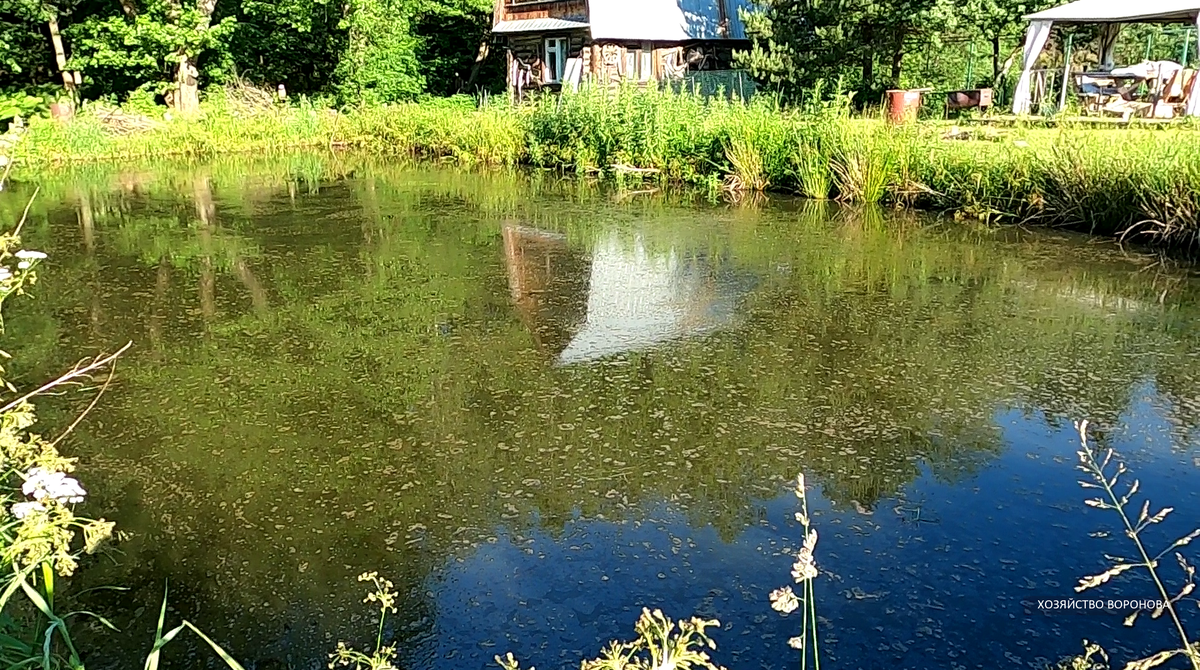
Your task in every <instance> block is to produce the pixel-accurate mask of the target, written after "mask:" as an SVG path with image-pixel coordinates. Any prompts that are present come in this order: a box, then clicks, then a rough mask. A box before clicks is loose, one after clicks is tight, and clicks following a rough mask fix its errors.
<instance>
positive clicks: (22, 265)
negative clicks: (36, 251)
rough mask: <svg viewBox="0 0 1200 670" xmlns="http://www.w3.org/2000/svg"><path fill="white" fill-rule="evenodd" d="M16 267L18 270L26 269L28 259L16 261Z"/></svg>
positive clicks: (27, 267)
mask: <svg viewBox="0 0 1200 670" xmlns="http://www.w3.org/2000/svg"><path fill="white" fill-rule="evenodd" d="M17 269H18V270H28V269H29V261H21V262H20V263H17Z"/></svg>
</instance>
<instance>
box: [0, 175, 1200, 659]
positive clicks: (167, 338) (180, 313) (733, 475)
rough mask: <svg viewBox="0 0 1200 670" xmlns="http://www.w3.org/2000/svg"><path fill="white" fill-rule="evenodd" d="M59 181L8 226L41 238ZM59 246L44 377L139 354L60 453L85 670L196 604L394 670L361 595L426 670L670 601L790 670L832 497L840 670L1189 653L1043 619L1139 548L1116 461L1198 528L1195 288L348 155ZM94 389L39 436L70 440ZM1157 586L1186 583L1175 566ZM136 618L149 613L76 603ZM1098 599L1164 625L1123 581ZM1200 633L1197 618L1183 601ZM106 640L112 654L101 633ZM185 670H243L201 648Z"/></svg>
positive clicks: (88, 220)
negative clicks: (387, 587) (98, 619)
mask: <svg viewBox="0 0 1200 670" xmlns="http://www.w3.org/2000/svg"><path fill="white" fill-rule="evenodd" d="M33 186H34V184H18V185H17V187H16V188H15V189H10V192H7V193H3V194H0V213H3V214H4V216H5V217H7V218H6V220H7V219H8V218H15V217H17V216H19V213H20V210H21V209H22V208H23V207H24V205H25V202H26V197H27V196H28V195H29V194H30V193H31V192H32V189H33ZM40 187H41V192H40V193H39V194H38V197H37V199H36V200H35V201H34V205H33V207H32V209H31V213H30V219H29V221H28V223H27V224H26V228H25V231H26V235H25V237H26V240H27V243H28V244H29V245H31V246H33V247H34V248H38V249H42V250H45V251H46V252H48V253H49V254H50V258H49V260H48V261H47V262H46V264H45V265H44V266H43V269H42V271H41V274H40V280H39V282H38V285H37V286H36V287H35V289H34V291H33V292H32V293H33V296H32V297H31V298H22V299H17V300H13V301H11V302H10V307H11V308H10V309H9V310H8V313H7V315H6V317H7V318H6V325H7V335H6V336H5V340H6V347H5V348H6V349H7V350H8V351H10V352H11V353H12V354H13V355H14V356H15V360H14V364H13V366H12V367H13V370H14V372H15V373H16V375H17V381H18V382H19V383H21V384H25V385H31V384H33V383H34V382H39V381H41V380H44V379H45V378H47V377H49V376H51V375H53V374H54V373H55V372H56V371H58V370H61V369H62V368H64V367H67V366H69V365H70V364H71V363H73V362H74V361H76V360H78V359H79V358H81V357H84V356H88V355H93V354H95V353H97V352H99V351H102V350H108V351H111V350H112V349H115V348H116V347H119V346H120V345H122V344H124V343H125V342H127V341H131V340H132V342H133V347H132V349H131V350H130V351H129V352H128V354H127V355H126V356H125V357H124V358H123V359H122V361H121V362H120V364H119V366H118V368H117V372H116V377H115V380H114V382H113V385H112V387H111V388H110V389H109V390H108V392H107V394H106V395H105V396H104V398H103V399H102V400H101V401H100V402H99V404H98V405H97V406H96V408H95V410H94V411H93V412H92V413H91V414H90V415H89V417H88V418H87V420H86V421H85V422H84V423H83V424H81V426H80V428H79V429H78V430H77V431H76V432H75V433H74V435H73V437H72V438H71V439H70V440H69V441H68V442H67V443H65V449H66V451H68V452H69V453H71V454H73V455H77V456H79V458H80V466H79V476H80V478H81V479H82V480H83V482H84V484H85V485H86V486H87V487H88V488H89V491H90V493H91V499H90V501H89V503H88V504H87V507H86V510H85V511H86V512H87V513H90V514H92V515H94V516H105V517H107V518H110V519H115V520H116V521H117V522H118V524H119V528H121V529H124V530H125V531H127V532H128V533H129V535H128V537H127V538H125V539H124V540H123V541H122V542H120V543H119V544H118V545H117V548H118V549H119V551H118V552H116V553H112V554H111V555H110V556H107V557H103V558H100V559H96V560H93V561H91V562H90V563H88V564H87V566H86V567H85V569H83V570H82V571H81V572H80V574H79V575H78V576H77V577H76V578H75V579H74V583H73V584H72V585H71V590H72V591H74V592H76V593H82V595H79V596H78V598H77V602H76V603H74V604H75V605H77V606H80V607H87V608H88V609H93V610H95V611H98V612H100V613H102V614H104V615H105V616H107V617H109V618H110V619H111V620H112V621H113V623H114V624H116V625H117V626H118V627H119V628H120V629H121V632H119V633H113V632H111V631H105V630H102V629H99V628H98V627H95V628H88V629H86V630H84V631H82V632H81V633H80V635H82V636H84V638H85V642H86V644H87V647H88V648H89V649H90V651H89V653H88V658H87V661H88V667H89V668H105V669H107V668H128V667H134V666H138V667H140V664H141V662H142V661H141V659H142V658H144V655H145V653H146V652H147V650H148V648H149V646H150V644H151V641H152V639H153V629H154V623H155V618H156V615H157V608H158V604H159V603H160V602H161V599H162V596H163V591H164V587H165V586H166V585H167V584H169V602H170V606H171V607H170V614H169V617H170V619H171V620H173V621H178V619H180V618H187V619H189V620H191V621H193V622H195V623H196V624H197V625H198V626H199V627H200V628H201V629H203V630H204V631H206V632H207V633H208V634H209V635H211V636H212V637H213V638H215V639H216V640H218V641H220V642H221V643H222V644H223V645H224V646H225V647H226V649H228V650H229V651H230V652H231V653H232V654H233V655H234V656H235V657H237V658H239V659H242V660H243V661H244V662H245V664H246V667H248V668H319V667H324V665H325V663H326V662H327V657H326V655H327V654H328V652H330V651H332V650H333V648H334V647H335V646H336V644H337V641H338V640H347V641H350V642H352V643H354V644H358V645H369V643H370V642H373V639H374V633H375V631H374V619H372V609H371V607H370V606H369V605H366V604H363V603H362V598H363V595H364V593H365V585H363V584H360V583H359V582H357V581H356V577H357V576H358V575H359V574H360V573H362V572H365V571H378V572H379V573H380V574H381V575H383V576H386V577H389V578H390V579H391V580H392V581H394V582H395V584H396V588H397V590H398V591H399V592H400V602H399V612H398V613H397V614H396V615H395V616H393V617H392V618H390V619H389V622H388V625H387V627H386V632H385V637H386V638H388V639H390V640H395V641H396V643H397V644H398V646H399V661H400V663H401V664H402V667H404V668H406V669H408V670H451V669H454V670H459V669H462V668H487V667H494V664H493V661H492V658H493V656H494V655H496V654H502V653H504V652H507V651H511V652H513V653H514V654H515V655H516V656H517V657H518V658H519V659H521V660H522V661H523V662H524V663H525V664H526V665H528V664H532V665H536V666H537V667H538V668H541V669H542V670H550V669H552V668H568V667H577V666H578V662H579V661H580V660H581V659H583V658H590V657H593V656H595V655H596V654H597V653H598V652H599V650H600V648H601V646H602V645H603V644H604V643H605V642H606V641H608V640H611V639H630V638H631V637H632V635H633V623H634V621H635V620H636V618H637V616H638V614H639V613H640V611H641V608H642V607H651V608H661V609H662V610H663V611H664V612H665V613H667V614H668V615H670V616H673V617H687V616H692V615H700V616H705V617H715V618H718V619H719V620H720V621H721V624H722V625H721V629H720V630H719V631H718V632H716V634H715V639H716V641H717V644H718V649H717V651H716V652H715V658H716V660H717V661H718V662H720V663H722V664H724V665H725V666H727V667H729V668H731V670H738V669H747V668H752V669H759V668H763V669H768V670H774V669H783V668H790V667H793V666H795V664H796V663H797V661H798V658H797V654H796V652H794V651H793V650H792V649H790V648H789V647H788V646H787V639H788V637H789V636H791V635H796V634H798V632H799V628H800V619H799V613H796V614H794V615H792V616H790V617H782V616H780V615H778V614H777V613H776V612H774V611H772V610H771V608H770V606H769V603H768V599H767V595H768V593H769V592H770V591H771V590H772V589H774V588H777V587H779V586H782V585H784V584H786V583H788V581H789V579H790V577H789V570H790V566H791V562H792V558H791V557H790V555H789V552H794V551H795V550H796V549H797V548H798V545H799V542H800V537H801V532H800V529H799V527H798V525H797V524H796V522H795V521H794V519H793V514H794V512H795V511H796V509H797V505H796V502H797V501H796V499H795V497H794V496H793V495H792V494H791V492H790V490H789V489H788V485H789V482H791V481H792V480H793V479H794V477H795V476H796V474H797V473H800V472H803V473H805V474H806V475H807V477H808V481H809V482H810V485H811V487H812V489H813V490H812V494H811V504H812V506H813V509H814V512H813V521H814V523H815V525H816V528H817V529H818V530H819V532H820V542H819V544H818V546H817V561H818V565H819V567H820V568H821V569H822V575H821V576H820V577H819V578H818V580H817V581H816V583H815V588H816V593H817V597H818V605H817V606H818V611H819V614H820V615H821V632H822V635H823V645H822V648H823V652H824V654H825V659H826V662H827V663H828V664H829V667H858V668H877V667H878V668H885V667H886V668H914V669H916V668H930V667H945V668H982V667H988V668H991V667H998V666H1005V665H1010V666H1029V667H1041V666H1043V665H1044V664H1045V663H1047V662H1050V661H1053V660H1056V659H1058V658H1060V657H1062V656H1064V655H1068V654H1072V653H1077V652H1079V651H1080V650H1081V648H1082V646H1081V641H1082V640H1083V639H1084V638H1087V639H1089V640H1096V641H1099V642H1101V643H1102V644H1103V645H1104V646H1105V647H1106V648H1108V649H1109V650H1110V652H1111V653H1112V654H1113V655H1114V657H1115V660H1116V662H1123V661H1125V660H1128V659H1130V658H1132V657H1133V655H1134V654H1138V653H1143V652H1146V651H1152V650H1156V649H1159V648H1163V647H1167V646H1169V645H1171V644H1172V642H1173V638H1172V630H1171V628H1170V627H1169V626H1168V624H1167V622H1166V621H1165V620H1157V621H1151V620H1149V619H1145V620H1143V621H1141V622H1139V623H1138V624H1137V625H1136V626H1135V627H1133V628H1124V627H1122V625H1121V618H1120V617H1119V616H1114V615H1105V614H1096V613H1093V614H1085V615H1078V614H1076V615H1061V614H1059V615H1047V614H1044V613H1040V612H1039V611H1038V610H1037V608H1036V605H1035V604H1034V603H1035V602H1036V600H1038V599H1046V598H1065V597H1070V596H1072V595H1074V594H1073V591H1072V587H1073V586H1074V585H1075V584H1076V583H1077V580H1078V579H1079V578H1080V577H1082V576H1083V575H1085V574H1094V573H1097V572H1100V571H1101V570H1103V569H1104V567H1105V560H1104V554H1105V553H1106V552H1107V553H1110V554H1112V553H1120V554H1126V555H1127V554H1129V553H1130V550H1129V548H1127V547H1126V546H1124V545H1123V544H1122V539H1121V538H1120V536H1119V534H1117V533H1114V534H1113V536H1111V537H1109V538H1107V539H1104V538H1098V537H1095V536H1094V535H1095V533H1096V531H1101V530H1109V531H1113V530H1114V529H1115V527H1116V525H1115V524H1116V523H1117V522H1118V520H1117V518H1116V517H1114V516H1112V515H1111V513H1107V512H1104V511H1101V510H1094V509H1090V508H1087V507H1085V506H1084V504H1083V499H1084V498H1085V497H1087V496H1085V493H1088V492H1087V491H1084V490H1082V489H1081V488H1080V487H1079V485H1078V484H1077V483H1076V480H1077V479H1078V477H1077V473H1076V472H1075V470H1074V467H1075V463H1076V456H1075V452H1076V450H1077V448H1078V437H1077V434H1076V433H1075V431H1074V428H1073V426H1072V421H1073V420H1076V419H1081V418H1089V419H1091V421H1092V422H1093V424H1094V425H1095V426H1096V427H1097V428H1096V435H1097V436H1098V437H1099V438H1100V439H1101V440H1102V442H1103V443H1104V444H1106V445H1110V446H1113V447H1115V448H1117V449H1118V450H1119V451H1120V452H1121V453H1122V454H1123V455H1124V456H1125V457H1126V458H1127V459H1128V461H1129V462H1130V467H1131V469H1132V470H1133V471H1134V473H1135V474H1136V475H1137V476H1138V477H1139V478H1140V479H1141V480H1142V488H1143V490H1144V491H1149V492H1150V494H1151V496H1152V497H1153V500H1154V502H1155V503H1159V504H1170V505H1172V506H1174V507H1175V508H1176V512H1175V514H1174V515H1173V516H1172V517H1171V518H1169V519H1168V520H1167V522H1166V523H1164V524H1162V525H1161V526H1160V527H1156V528H1154V529H1153V530H1152V531H1151V533H1150V535H1149V537H1151V538H1152V539H1153V540H1154V543H1155V544H1156V545H1160V544H1162V545H1165V544H1166V543H1169V542H1170V541H1171V540H1173V539H1174V538H1175V537H1176V536H1177V535H1179V534H1182V533H1185V532H1187V531H1188V530H1190V529H1191V528H1192V527H1193V525H1195V524H1196V522H1197V521H1200V487H1198V486H1196V482H1197V478H1198V477H1200V444H1198V441H1197V430H1196V429H1197V426H1200V387H1198V386H1197V381H1198V379H1200V329H1197V327H1196V324H1197V317H1200V304H1198V302H1197V297H1200V278H1198V277H1197V274H1196V272H1195V271H1194V270H1193V269H1192V268H1190V267H1187V266H1185V265H1181V264H1178V263H1175V262H1172V261H1170V260H1167V259H1162V258H1158V257H1156V256H1153V255H1149V254H1146V253H1142V252H1138V251H1131V250H1122V249H1120V248H1118V247H1117V246H1115V245H1114V244H1112V243H1109V242H1104V241H1096V240H1090V239H1088V238H1086V237H1083V236H1076V235H1070V234H1065V233H1057V232H1030V231H1021V230H1015V229H1008V230H992V229H986V228H981V227H978V226H975V225H972V224H968V223H963V222H954V221H949V220H934V219H915V218H910V217H905V216H901V215H899V214H897V213H894V212H881V211H877V210H855V209H846V208H840V207H837V206H834V205H832V204H821V203H812V202H803V201H794V200H788V199H781V198H777V197H772V198H770V199H762V198H752V197H751V198H745V199H741V200H740V201H737V202H726V201H723V200H722V199H720V198H717V199H716V200H715V201H710V200H708V199H705V198H704V197H703V196H701V195H696V194H687V193H659V192H653V191H652V190H650V189H643V188H642V187H629V186H626V187H624V188H620V187H617V186H600V185H597V184H594V183H590V182H586V181H584V182H580V181H574V180H562V179H560V178H558V177H557V176H556V175H536V174H535V175H522V174H498V175H490V176H488V175H478V174H464V173H461V172H453V171H442V170H438V169H434V168H428V167H425V168H421V167H405V166H395V165H383V164H377V163H373V162H370V161H360V160H355V159H351V158H344V157H343V158H336V157H333V156H326V157H319V156H317V157H296V158H292V159H284V160H278V161H226V162H218V163H215V164H212V165H202V166H190V167H189V166H169V165H168V166H158V167H143V168H138V169H117V168H111V169H100V170H95V171H92V172H88V173H80V174H63V175H57V176H51V177H47V178H46V179H45V180H43V182H42V183H41V184H40ZM90 398H91V396H90V395H89V394H88V393H85V392H84V391H82V390H81V391H76V392H72V393H70V394H68V395H67V396H65V397H62V398H56V399H52V400H50V401H47V402H46V403H44V405H43V408H42V423H43V426H44V427H45V430H46V431H47V432H54V429H56V428H60V427H61V426H64V425H66V423H68V422H69V420H70V417H71V413H72V412H77V411H79V410H80V409H82V408H83V407H84V406H85V405H86V404H87V402H88V401H89V400H90ZM1167 569H1168V570H1170V572H1168V574H1169V575H1170V577H1171V579H1172V580H1173V581H1175V582H1177V583H1182V582H1181V581H1180V574H1179V572H1178V571H1177V570H1175V568H1174V564H1173V562H1172V564H1171V565H1170V566H1168V568H1167ZM105 584H115V585H121V586H125V587H128V589H129V590H127V591H123V592H115V591H110V590H92V591H86V592H84V590H85V589H89V588H92V587H96V586H100V585H105ZM1099 594H1100V595H1101V596H1103V597H1117V596H1125V597H1129V596H1141V597H1152V596H1154V595H1156V594H1155V592H1154V591H1153V590H1152V587H1151V586H1150V584H1149V583H1148V581H1147V580H1146V579H1144V578H1138V577H1131V576H1129V575H1128V574H1127V575H1124V576H1122V578H1120V579H1117V580H1115V583H1114V584H1112V585H1108V586H1105V587H1104V589H1103V590H1101V591H1100V592H1099ZM1185 612H1186V616H1187V617H1188V621H1189V623H1190V624H1191V625H1192V626H1193V630H1200V629H1197V628H1196V626H1197V625H1200V620H1198V617H1196V616H1195V615H1194V613H1195V612H1196V607H1195V605H1194V603H1189V604H1188V606H1187V607H1186V608H1185ZM82 625H84V624H82V623H81V626H82ZM168 652H169V653H168V654H167V658H166V661H165V662H166V664H167V665H166V667H219V666H220V661H219V660H218V659H216V658H215V657H214V656H213V655H212V654H211V653H210V652H208V651H207V650H206V649H204V648H202V647H200V646H197V643H196V641H195V640H192V639H187V640H185V639H184V638H180V641H179V642H177V643H174V644H173V645H172V646H171V647H169V648H168Z"/></svg>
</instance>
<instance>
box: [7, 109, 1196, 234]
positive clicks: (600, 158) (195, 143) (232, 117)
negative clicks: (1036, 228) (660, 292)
mask: <svg viewBox="0 0 1200 670" xmlns="http://www.w3.org/2000/svg"><path fill="white" fill-rule="evenodd" d="M239 99H240V98H237V96H230V95H224V94H222V95H215V96H212V98H211V99H210V100H209V102H208V103H207V106H206V108H205V113H204V114H203V115H202V117H201V118H199V119H196V120H184V119H173V118H170V115H169V114H165V113H163V112H161V111H160V112H159V113H158V114H159V116H161V117H162V118H161V119H158V118H152V115H148V114H147V113H146V110H139V114H142V116H141V117H138V118H142V119H148V121H146V122H142V123H139V124H137V127H136V128H135V130H134V131H132V132H128V129H127V128H125V127H124V126H122V128H123V130H122V131H121V132H116V131H114V130H113V128H112V127H111V124H106V123H105V122H104V120H103V118H104V117H103V115H102V114H98V113H92V111H89V110H88V109H87V108H85V109H84V110H83V111H82V112H81V113H80V114H79V115H78V116H77V118H75V119H74V120H72V121H70V122H67V123H63V122H56V121H51V120H49V119H40V120H39V119H35V120H34V121H33V122H31V123H30V130H29V132H28V133H27V134H26V135H27V138H26V140H25V141H23V142H22V143H21V144H20V146H19V147H18V148H17V150H16V151H17V153H16V155H14V156H13V158H15V159H16V160H17V162H18V163H19V164H23V165H26V166H53V165H57V164H63V163H69V162H76V161H94V160H139V159H150V158H155V157H162V156H184V157H205V156H211V155H214V154H220V153H235V152H260V153H261V152H265V151H287V150H297V149H299V150H305V149H308V150H312V149H322V150H326V149H329V148H335V149H354V150H363V151H369V152H373V153H378V154H399V155H406V156H411V157H415V158H420V159H427V160H438V161H450V162H454V163H457V164H461V165H464V166H484V167H513V166H520V165H527V166H532V167H537V168H547V169H553V170H560V171H568V172H575V173H579V174H597V173H609V174H617V175H622V178H624V176H627V175H636V176H637V178H640V179H649V180H655V181H659V182H668V183H684V184H694V185H699V186H702V187H706V188H713V189H717V188H724V189H727V190H730V191H761V190H772V191H781V192H787V193H796V194H799V195H803V196H806V197H810V198H817V199H826V198H836V199H839V200H843V201H847V202H859V203H885V204H893V205H904V206H909V207H915V208H920V209H927V210H936V211H951V212H955V213H956V214H960V215H963V216H966V217H970V218H978V219H981V220H987V221H998V222H1005V221H1007V222H1021V223H1029V224H1041V225H1053V226H1070V227H1075V228H1080V229H1084V230H1087V231H1091V232H1095V233H1099V234H1106V235H1115V236H1121V237H1123V238H1126V239H1134V240H1143V241H1153V242H1162V243H1166V244H1171V245H1176V246H1193V245H1195V244H1197V242H1200V130H1198V129H1196V128H1194V127H1193V126H1192V125H1189V124H1188V123H1186V122H1184V123H1181V124H1180V125H1178V126H1172V127H1170V128H1168V129H1156V128H1148V127H1143V128H1138V127H1130V128H1121V129H1096V128H1090V127H1081V126H1069V125H1066V126H1060V127H1058V128H1054V129H1049V128H1035V127H1015V128H1012V129H1005V130H1000V131H991V132H977V133H960V134H957V135H954V136H953V137H950V136H949V135H950V133H947V126H945V125H943V124H939V123H935V122H922V123H916V124H909V125H905V126H899V127H897V126H892V125H890V124H888V123H886V122H885V121H884V120H882V119H880V118H877V117H875V116H873V115H867V116H863V115H861V114H858V113H854V112H852V108H851V105H850V97H849V96H848V95H844V94H842V93H840V92H839V91H838V90H837V89H831V90H823V89H820V88H818V89H817V90H814V91H813V92H812V93H811V95H809V96H807V97H806V102H805V103H804V104H802V105H799V106H793V107H784V106H782V105H781V104H779V102H778V101H777V100H774V99H772V98H771V97H769V96H759V97H757V98H755V99H754V100H752V101H749V102H745V101H742V100H739V99H736V98H733V99H730V98H727V97H725V96H713V97H709V98H705V97H701V96H698V95H692V94H689V93H677V92H672V91H660V90H653V89H651V90H640V89H637V88H618V89H615V90H609V89H604V88H585V89H584V90H581V91H578V92H565V93H563V94H561V95H544V96H535V97H533V98H531V99H529V100H526V101H525V102H523V103H520V104H513V103H511V102H509V101H508V100H501V101H498V102H497V101H489V102H484V103H482V104H479V103H477V101H475V100H473V99H471V98H465V97H459V98H451V99H440V100H427V101H422V102H414V103H407V104H399V105H390V106H380V107H363V108H358V109H350V110H340V111H338V110H331V109H324V108H322V107H320V106H318V105H314V104H312V103H310V102H307V101H304V100H301V101H299V102H298V103H295V104H289V105H278V104H277V105H273V106H272V105H261V104H259V105H255V106H253V107H252V108H251V107H247V106H246V105H245V104H243V103H239V102H238V100H239ZM93 111H94V110H93ZM111 111H112V110H111V109H108V112H111ZM962 137H966V138H967V139H965V140H964V139H961V138H962Z"/></svg>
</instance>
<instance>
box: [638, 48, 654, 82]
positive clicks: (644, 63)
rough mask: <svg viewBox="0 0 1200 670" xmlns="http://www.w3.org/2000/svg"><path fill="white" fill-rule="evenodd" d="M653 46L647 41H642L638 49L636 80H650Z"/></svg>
mask: <svg viewBox="0 0 1200 670" xmlns="http://www.w3.org/2000/svg"><path fill="white" fill-rule="evenodd" d="M653 57H654V47H653V46H652V45H651V44H650V43H649V42H642V48H641V49H639V50H638V81H650V78H651V77H653V76H654V61H653Z"/></svg>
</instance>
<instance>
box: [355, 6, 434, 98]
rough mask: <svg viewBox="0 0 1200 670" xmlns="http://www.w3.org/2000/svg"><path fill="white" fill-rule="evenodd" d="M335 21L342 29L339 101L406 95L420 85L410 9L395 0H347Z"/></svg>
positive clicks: (421, 78) (422, 81) (414, 93)
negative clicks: (338, 20)
mask: <svg viewBox="0 0 1200 670" xmlns="http://www.w3.org/2000/svg"><path fill="white" fill-rule="evenodd" d="M347 7H348V9H347V12H346V17H345V18H344V19H343V20H342V23H341V24H340V27H341V28H342V29H343V30H345V31H346V33H347V45H346V51H345V52H344V53H343V54H342V55H341V59H340V60H339V62H338V69H337V71H336V72H335V73H334V77H335V79H336V80H337V82H338V83H337V94H338V98H339V100H340V102H341V104H343V105H351V106H353V105H356V104H361V103H365V104H368V105H377V104H381V103H388V102H398V101H402V100H411V99H413V98H415V97H417V95H419V94H420V93H421V92H422V91H423V90H424V88H425V76H424V75H423V74H422V72H421V66H420V63H418V61H417V55H416V48H417V40H416V38H415V37H413V35H412V32H411V30H410V28H409V19H410V13H409V12H408V11H407V8H406V7H404V6H403V5H401V4H400V3H399V2H398V1H396V0H350V2H348V3H347Z"/></svg>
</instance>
